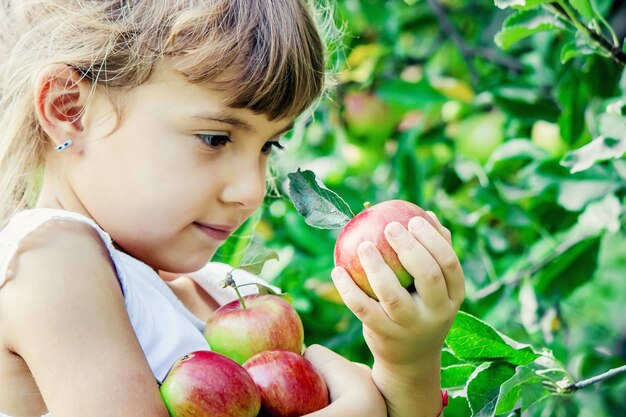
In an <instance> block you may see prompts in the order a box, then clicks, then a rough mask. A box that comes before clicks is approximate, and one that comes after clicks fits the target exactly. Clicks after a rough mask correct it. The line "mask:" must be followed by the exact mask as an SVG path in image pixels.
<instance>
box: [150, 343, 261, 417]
mask: <svg viewBox="0 0 626 417" xmlns="http://www.w3.org/2000/svg"><path fill="white" fill-rule="evenodd" d="M159 390H160V392H161V397H163V401H164V402H165V406H166V407H167V410H168V412H169V413H170V416H171V417H256V416H257V415H258V413H259V410H260V408H261V396H260V394H259V391H258V389H257V387H256V385H255V383H254V381H253V380H252V378H251V377H250V375H249V374H248V373H247V371H246V370H245V369H244V368H243V367H242V366H241V365H239V364H238V363H236V362H235V361H233V360H231V359H229V358H227V357H226V356H224V355H221V354H219V353H216V352H209V351H202V350H201V351H196V352H192V353H189V354H187V355H185V356H183V357H181V358H179V359H178V360H177V361H176V362H175V363H174V364H173V365H172V367H171V368H170V370H169V372H168V373H167V375H166V377H165V379H164V380H163V383H162V384H161V386H160V388H159Z"/></svg>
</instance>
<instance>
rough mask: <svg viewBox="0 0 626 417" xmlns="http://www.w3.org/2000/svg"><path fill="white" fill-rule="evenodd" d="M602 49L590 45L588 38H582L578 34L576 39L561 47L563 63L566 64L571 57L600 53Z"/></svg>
mask: <svg viewBox="0 0 626 417" xmlns="http://www.w3.org/2000/svg"><path fill="white" fill-rule="evenodd" d="M599 52H600V50H598V49H595V48H593V47H591V46H590V45H589V43H588V42H587V41H586V39H582V40H581V39H580V38H579V37H578V36H577V37H576V40H573V41H570V42H567V43H566V44H565V45H563V48H562V49H561V63H562V64H565V63H566V62H568V61H570V60H571V59H574V58H576V57H577V56H581V55H593V54H596V53H599Z"/></svg>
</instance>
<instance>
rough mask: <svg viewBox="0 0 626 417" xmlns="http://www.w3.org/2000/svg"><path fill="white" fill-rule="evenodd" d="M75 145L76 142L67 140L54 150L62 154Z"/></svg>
mask: <svg viewBox="0 0 626 417" xmlns="http://www.w3.org/2000/svg"><path fill="white" fill-rule="evenodd" d="M73 143H74V142H72V139H68V140H66V141H65V142H63V143H62V144H60V145H59V146H57V147H56V148H54V149H56V151H57V152H61V151H62V150H63V149H65V148H68V147H70V146H72V144H73Z"/></svg>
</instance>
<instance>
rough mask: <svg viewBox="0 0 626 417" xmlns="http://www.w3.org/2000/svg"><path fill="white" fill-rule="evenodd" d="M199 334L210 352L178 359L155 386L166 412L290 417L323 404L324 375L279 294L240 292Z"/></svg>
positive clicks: (175, 416) (181, 416)
mask: <svg viewBox="0 0 626 417" xmlns="http://www.w3.org/2000/svg"><path fill="white" fill-rule="evenodd" d="M235 290H236V286H235ZM238 294H239V293H238ZM204 336H205V338H206V339H207V341H208V342H209V346H210V347H211V351H196V352H192V353H190V354H188V355H185V356H183V357H182V358H180V359H178V360H177V361H176V362H175V363H174V365H173V366H172V368H171V369H170V371H169V372H168V374H167V376H166V377H165V380H164V381H163V383H162V384H161V387H160V391H161V396H162V397H163V400H164V402H165V405H166V407H167V409H168V411H169V413H170V416H172V417H191V416H194V417H255V416H264V417H296V416H302V415H305V414H308V413H312V412H314V411H317V410H319V409H322V408H324V407H326V406H327V405H328V402H329V397H328V389H327V387H326V383H325V381H324V379H323V377H322V376H321V375H320V374H319V373H318V372H317V371H316V370H315V368H314V367H313V365H312V364H311V363H310V362H309V361H308V360H307V359H305V358H304V356H302V355H301V353H302V350H303V343H304V330H303V326H302V321H301V320H300V317H299V316H298V313H297V312H296V311H295V309H294V308H293V307H292V306H291V304H289V303H288V302H287V301H285V300H284V299H283V298H281V297H280V296H278V295H272V294H254V295H247V296H244V297H242V296H240V295H239V300H235V301H233V302H231V303H228V304H225V305H223V306H222V307H220V308H219V309H217V310H216V311H215V313H214V314H213V315H212V316H211V318H210V319H209V320H208V322H207V325H206V328H205V331H204Z"/></svg>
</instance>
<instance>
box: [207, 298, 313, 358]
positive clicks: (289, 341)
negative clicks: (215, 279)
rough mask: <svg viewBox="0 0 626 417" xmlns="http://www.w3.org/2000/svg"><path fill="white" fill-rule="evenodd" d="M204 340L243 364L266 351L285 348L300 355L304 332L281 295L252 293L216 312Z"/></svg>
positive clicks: (210, 319) (294, 311)
mask: <svg viewBox="0 0 626 417" xmlns="http://www.w3.org/2000/svg"><path fill="white" fill-rule="evenodd" d="M235 290H236V291H237V288H236V287H235ZM238 295H239V293H238ZM204 337H205V338H206V340H207V342H208V343H209V346H210V347H211V350H213V351H215V352H219V353H222V354H224V355H226V356H228V357H229V358H231V359H233V360H234V361H236V362H238V363H240V364H242V363H244V362H245V361H246V360H247V359H248V358H250V357H251V356H252V355H254V354H256V353H259V352H262V351H265V350H274V349H285V350H289V351H292V352H295V353H297V354H300V353H301V352H302V346H303V344H304V329H303V326H302V321H301V320H300V316H299V315H298V313H297V312H296V310H295V309H294V308H293V307H292V306H291V304H289V303H288V302H287V301H285V300H284V299H283V298H281V297H280V296H278V295H273V294H251V295H246V296H244V297H241V296H240V295H239V300H235V301H232V302H230V303H228V304H225V305H223V306H221V307H220V308H218V309H217V310H215V312H214V313H213V314H212V315H211V317H210V318H209V320H208V321H207V324H206V327H205V329H204Z"/></svg>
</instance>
